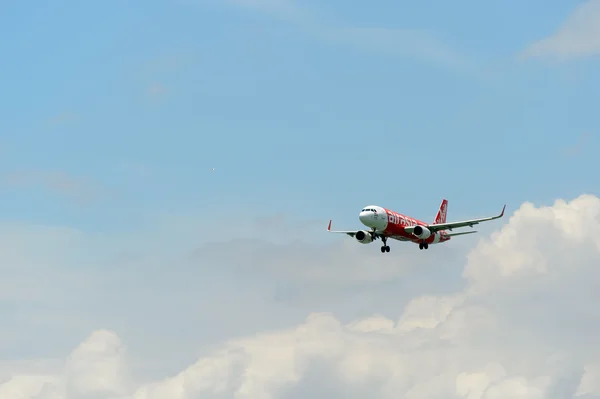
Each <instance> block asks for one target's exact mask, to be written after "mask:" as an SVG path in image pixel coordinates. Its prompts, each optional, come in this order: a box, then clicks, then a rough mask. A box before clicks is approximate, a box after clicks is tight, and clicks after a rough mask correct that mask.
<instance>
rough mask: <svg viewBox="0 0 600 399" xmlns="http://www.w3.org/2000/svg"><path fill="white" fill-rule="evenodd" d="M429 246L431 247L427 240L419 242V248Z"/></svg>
mask: <svg viewBox="0 0 600 399" xmlns="http://www.w3.org/2000/svg"><path fill="white" fill-rule="evenodd" d="M427 248H429V244H427V243H426V242H420V243H419V249H427Z"/></svg>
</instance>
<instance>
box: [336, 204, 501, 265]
mask: <svg viewBox="0 0 600 399" xmlns="http://www.w3.org/2000/svg"><path fill="white" fill-rule="evenodd" d="M505 209H506V205H504V207H503V208H502V212H501V213H500V214H499V215H497V216H492V217H487V218H482V219H472V220H465V221H463V222H450V223H447V222H446V213H447V212H448V200H446V199H444V200H442V203H441V205H440V209H439V210H438V213H437V215H436V216H435V220H434V222H433V224H428V223H425V222H422V221H420V220H417V219H414V218H411V217H408V216H405V215H402V214H400V213H397V212H394V211H391V210H389V209H386V208H382V207H380V206H376V205H369V206H366V207H365V208H364V209H363V210H362V211H360V214H359V215H358V219H359V220H360V221H361V222H362V224H364V225H365V226H367V227H370V228H371V230H369V231H367V230H358V231H332V230H331V220H330V221H329V226H328V227H327V231H329V232H330V233H343V234H348V235H349V236H350V237H355V238H356V240H358V242H360V243H361V244H369V243H371V242H373V240H376V239H378V238H381V240H382V241H383V246H382V247H381V252H382V253H383V252H390V247H389V246H388V245H387V239H388V238H393V239H395V240H398V241H411V242H414V243H418V244H419V249H427V248H429V244H438V243H442V242H446V241H448V240H450V238H451V237H454V236H460V235H463V234H473V233H477V231H466V232H462V233H448V232H446V230H450V231H452V229H456V228H460V227H467V226H470V227H473V226H474V225H476V224H479V223H481V222H486V221H488V220H494V219H499V218H501V217H502V216H504V210H505Z"/></svg>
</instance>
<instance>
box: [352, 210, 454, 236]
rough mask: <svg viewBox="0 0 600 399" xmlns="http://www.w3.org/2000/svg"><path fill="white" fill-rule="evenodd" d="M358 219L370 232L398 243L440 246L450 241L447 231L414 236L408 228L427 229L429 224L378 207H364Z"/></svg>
mask: <svg viewBox="0 0 600 399" xmlns="http://www.w3.org/2000/svg"><path fill="white" fill-rule="evenodd" d="M358 219H359V220H360V222H361V223H362V224H363V225H365V226H366V227H368V228H369V230H371V231H372V230H374V231H375V232H376V233H379V234H382V235H385V236H387V237H389V238H393V239H395V240H398V241H411V242H414V243H416V244H419V243H423V244H438V243H442V242H446V241H448V240H450V237H449V236H448V235H447V234H446V232H445V231H438V232H432V233H431V235H429V237H427V238H419V237H417V236H415V235H414V234H411V233H407V232H406V231H405V228H406V227H412V226H423V227H427V225H428V223H425V222H423V221H421V220H418V219H415V218H412V217H410V216H406V215H403V214H401V213H398V212H394V211H392V210H390V209H387V208H384V207H381V206H377V205H369V206H366V207H364V208H363V209H362V210H361V211H360V214H359V215H358ZM359 238H360V236H359V237H357V239H359ZM359 241H360V239H359Z"/></svg>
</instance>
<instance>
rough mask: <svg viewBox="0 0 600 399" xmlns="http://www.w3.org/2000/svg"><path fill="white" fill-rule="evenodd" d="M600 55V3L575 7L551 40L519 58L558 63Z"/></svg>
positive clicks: (593, 1) (599, 0) (593, 0)
mask: <svg viewBox="0 0 600 399" xmlns="http://www.w3.org/2000/svg"><path fill="white" fill-rule="evenodd" d="M596 54H600V0H588V1H586V2H585V3H583V4H580V5H578V6H577V7H576V8H575V10H574V11H573V13H572V14H571V15H570V16H569V17H568V18H567V20H566V21H565V22H564V24H563V25H562V26H561V27H560V29H558V30H557V31H556V32H555V33H553V34H552V35H551V36H549V37H547V38H544V39H542V40H539V41H537V42H535V43H533V44H531V45H530V46H529V47H527V48H526V49H525V51H524V52H523V54H522V56H523V57H525V58H530V57H551V58H556V59H559V60H565V59H568V58H576V57H584V56H590V55H596Z"/></svg>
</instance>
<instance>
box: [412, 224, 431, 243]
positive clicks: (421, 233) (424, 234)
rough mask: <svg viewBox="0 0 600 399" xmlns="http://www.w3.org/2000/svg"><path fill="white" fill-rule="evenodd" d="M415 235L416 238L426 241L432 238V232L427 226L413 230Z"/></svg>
mask: <svg viewBox="0 0 600 399" xmlns="http://www.w3.org/2000/svg"><path fill="white" fill-rule="evenodd" d="M413 234H414V235H415V236H417V237H419V238H420V239H421V240H426V239H428V238H429V237H431V230H429V229H428V228H427V227H425V226H419V225H417V226H415V228H414V229H413Z"/></svg>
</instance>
